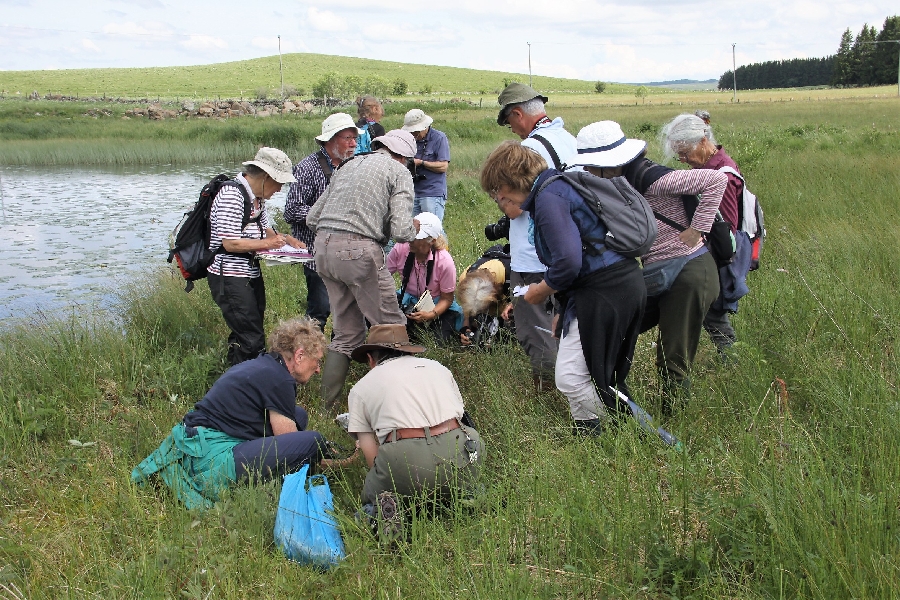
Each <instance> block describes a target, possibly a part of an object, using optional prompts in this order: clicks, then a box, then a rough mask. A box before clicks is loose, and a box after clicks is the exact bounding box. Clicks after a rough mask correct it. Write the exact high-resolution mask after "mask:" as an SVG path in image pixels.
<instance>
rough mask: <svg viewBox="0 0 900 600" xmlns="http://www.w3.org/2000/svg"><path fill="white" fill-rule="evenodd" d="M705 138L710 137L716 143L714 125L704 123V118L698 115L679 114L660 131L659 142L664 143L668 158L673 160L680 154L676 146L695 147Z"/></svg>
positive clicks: (665, 154)
mask: <svg viewBox="0 0 900 600" xmlns="http://www.w3.org/2000/svg"><path fill="white" fill-rule="evenodd" d="M703 138H706V139H708V140H709V141H710V142H711V143H712V144H713V145H715V143H716V138H715V137H714V136H713V131H712V127H710V126H709V125H707V124H706V123H704V122H703V119H701V118H700V117H698V116H697V115H688V114H682V115H678V116H677V117H675V118H674V119H672V120H671V121H670V122H669V123H668V124H667V125H666V126H665V127H663V128H662V131H660V133H659V143H660V145H662V150H663V154H664V156H665V157H666V160H672V159H674V158H675V157H677V156H678V152H677V151H676V149H675V147H676V146H680V147H684V146H687V147H691V148H693V147H694V146H696V145H697V144H699V143H700V142H701V141H703Z"/></svg>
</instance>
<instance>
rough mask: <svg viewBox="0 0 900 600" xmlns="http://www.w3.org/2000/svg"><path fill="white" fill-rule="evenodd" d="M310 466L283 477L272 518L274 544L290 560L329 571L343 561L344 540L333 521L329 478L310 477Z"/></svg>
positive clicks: (332, 503)
mask: <svg viewBox="0 0 900 600" xmlns="http://www.w3.org/2000/svg"><path fill="white" fill-rule="evenodd" d="M308 471H309V465H304V466H303V468H302V469H300V470H299V471H298V472H296V473H293V474H291V475H287V476H285V478H284V484H283V485H282V486H281V496H280V497H279V499H278V513H277V514H276V515H275V543H276V544H277V545H278V547H279V548H281V550H282V551H283V552H284V555H285V556H287V557H288V558H289V559H290V560H293V561H296V562H298V563H300V564H303V565H312V566H316V567H319V568H322V569H329V568H330V567H332V566H334V565H336V564H338V563H339V562H340V561H341V560H343V559H344V556H345V552H344V541H343V540H342V539H341V532H340V530H338V527H337V522H336V521H335V520H334V516H333V515H332V513H333V512H334V499H333V496H332V495H331V488H330V487H329V486H328V479H327V478H326V477H325V476H324V475H313V476H312V477H309V478H308V479H307V477H306V474H307V472H308Z"/></svg>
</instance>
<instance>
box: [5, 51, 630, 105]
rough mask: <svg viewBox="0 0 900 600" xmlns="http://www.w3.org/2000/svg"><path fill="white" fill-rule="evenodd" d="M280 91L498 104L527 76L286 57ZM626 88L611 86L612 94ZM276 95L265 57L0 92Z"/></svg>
mask: <svg viewBox="0 0 900 600" xmlns="http://www.w3.org/2000/svg"><path fill="white" fill-rule="evenodd" d="M282 59H283V63H284V83H285V85H290V86H293V87H294V88H297V89H298V90H304V91H305V92H306V94H309V91H310V90H311V89H312V86H313V85H314V84H315V83H316V82H317V81H318V80H319V79H321V78H322V76H323V75H325V74H326V73H329V72H334V71H336V72H338V73H341V74H343V75H357V76H360V77H369V76H376V77H381V78H383V79H386V80H388V81H393V80H395V79H402V80H404V81H405V82H406V84H407V85H408V87H409V92H410V93H415V92H419V91H420V90H422V89H423V88H425V87H426V86H430V87H431V89H432V93H433V94H436V95H448V94H465V95H472V94H483V95H490V94H493V95H494V96H496V95H497V94H498V93H499V92H500V90H502V89H503V87H504V84H503V80H504V79H505V78H510V79H511V80H513V81H524V82H526V83H527V81H528V75H527V74H525V75H522V74H521V73H518V74H516V73H503V72H500V71H481V70H475V69H461V68H457V67H441V66H434V65H416V64H409V63H395V62H387V61H383V60H371V59H366V58H348V57H344V56H328V55H324V54H300V53H297V54H285V55H284V56H283V57H282ZM533 84H534V86H535V87H536V88H537V89H541V90H547V91H569V92H590V91H593V89H594V82H591V81H580V80H577V79H562V78H559V77H541V76H538V77H534V78H533ZM623 87H625V86H616V85H613V86H611V89H610V91H614V90H615V89H616V88H623ZM280 89H281V74H280V71H279V62H278V56H267V57H265V58H256V59H252V60H242V61H237V62H230V63H217V64H213V65H199V66H194V67H149V68H133V69H61V70H55V71H0V92H2V93H3V94H4V95H12V96H15V95H17V94H18V95H19V96H26V95H28V94H30V93H31V92H32V91H35V90H36V91H37V92H38V93H39V94H40V95H41V96H44V95H46V94H62V95H67V96H75V95H78V96H96V97H101V96H103V95H106V96H107V97H128V98H156V97H157V96H159V97H162V98H176V97H179V98H182V99H183V98H216V97H222V98H239V97H242V96H243V97H245V98H252V97H254V95H255V94H256V92H257V90H266V91H267V92H268V93H269V94H272V95H273V96H277V95H278V94H279V93H280Z"/></svg>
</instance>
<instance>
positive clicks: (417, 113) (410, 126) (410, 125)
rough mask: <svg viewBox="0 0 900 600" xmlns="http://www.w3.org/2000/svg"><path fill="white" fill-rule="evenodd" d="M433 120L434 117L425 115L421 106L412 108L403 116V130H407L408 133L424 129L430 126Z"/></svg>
mask: <svg viewBox="0 0 900 600" xmlns="http://www.w3.org/2000/svg"><path fill="white" fill-rule="evenodd" d="M433 122H434V119H432V118H431V117H429V116H428V115H426V114H425V112H424V111H423V110H422V109H421V108H414V109H412V110H411V111H409V112H408V113H406V116H405V117H403V131H408V132H410V133H412V132H414V131H425V130H426V129H428V128H429V127H431V124H432V123H433Z"/></svg>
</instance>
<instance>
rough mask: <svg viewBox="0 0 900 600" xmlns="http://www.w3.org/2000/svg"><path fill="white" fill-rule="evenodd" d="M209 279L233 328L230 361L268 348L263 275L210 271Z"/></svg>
mask: <svg viewBox="0 0 900 600" xmlns="http://www.w3.org/2000/svg"><path fill="white" fill-rule="evenodd" d="M206 280H207V282H208V283H209V291H210V293H212V297H213V300H215V302H216V304H218V305H219V308H220V309H221V310H222V317H223V318H224V319H225V324H226V325H228V328H229V329H231V334H230V335H229V336H228V362H229V363H231V365H232V366H233V365H236V364H238V363H241V362H244V361H245V360H250V359H251V358H256V357H257V356H259V354H260V353H261V352H262V351H263V350H265V348H266V334H265V331H264V330H263V320H264V317H265V313H266V286H265V283H263V278H262V276H259V277H227V276H222V275H214V274H213V273H210V274H209V275H207V277H206Z"/></svg>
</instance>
